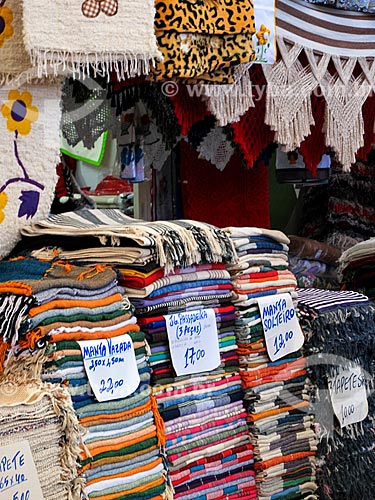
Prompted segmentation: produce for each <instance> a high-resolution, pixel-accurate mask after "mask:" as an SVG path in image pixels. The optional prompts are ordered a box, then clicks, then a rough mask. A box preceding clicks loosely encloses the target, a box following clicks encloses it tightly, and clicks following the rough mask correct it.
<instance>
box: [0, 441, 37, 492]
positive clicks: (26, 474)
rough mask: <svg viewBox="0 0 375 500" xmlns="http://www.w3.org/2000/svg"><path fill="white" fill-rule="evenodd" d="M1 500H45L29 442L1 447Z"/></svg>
mask: <svg viewBox="0 0 375 500" xmlns="http://www.w3.org/2000/svg"><path fill="white" fill-rule="evenodd" d="M0 498H1V500H43V498H44V497H43V493H42V489H41V487H40V482H39V477H38V472H37V470H36V467H35V463H34V459H33V456H32V454H31V449H30V445H29V442H28V441H20V442H19V443H14V444H11V445H8V446H1V447H0Z"/></svg>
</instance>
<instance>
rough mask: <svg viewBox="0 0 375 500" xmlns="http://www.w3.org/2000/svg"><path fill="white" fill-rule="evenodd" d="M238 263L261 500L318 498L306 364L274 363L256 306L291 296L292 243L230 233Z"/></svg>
mask: <svg viewBox="0 0 375 500" xmlns="http://www.w3.org/2000/svg"><path fill="white" fill-rule="evenodd" d="M225 231H226V232H227V233H228V234H229V235H230V237H231V239H232V241H233V243H234V245H235V248H236V251H237V254H238V256H239V260H238V262H237V263H236V264H235V265H230V266H228V269H229V271H230V273H231V276H232V283H233V286H234V293H235V297H234V305H235V308H236V323H235V332H236V336H237V344H238V346H239V350H238V353H239V359H240V375H241V379H242V385H243V388H244V390H245V400H244V401H245V406H246V410H247V421H248V424H249V429H250V433H251V436H252V442H253V445H254V459H255V471H256V484H257V489H258V498H259V499H260V500H274V499H275V500H276V499H285V500H286V499H288V500H291V499H315V498H316V496H315V494H314V492H315V490H316V484H315V466H314V465H315V464H314V455H315V451H316V439H315V434H314V431H313V429H312V423H313V421H312V417H311V416H310V415H309V401H308V393H307V380H306V367H305V364H306V361H305V359H304V357H303V356H302V354H301V352H295V353H291V354H289V355H287V357H284V358H282V359H279V360H277V361H274V362H271V359H270V357H269V356H268V353H267V349H266V344H265V337H264V330H263V326H262V320H261V315H260V310H259V305H258V302H257V299H258V298H260V297H266V296H268V295H278V294H282V293H290V294H291V296H292V297H293V298H294V299H296V296H297V294H296V291H295V290H296V286H297V283H296V279H295V277H294V275H293V274H292V273H291V272H290V271H289V269H288V245H289V239H288V238H287V237H286V235H284V234H283V233H281V232H280V231H272V230H267V229H259V228H246V227H245V228H234V227H230V228H226V229H225Z"/></svg>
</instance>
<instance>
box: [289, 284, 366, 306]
mask: <svg viewBox="0 0 375 500" xmlns="http://www.w3.org/2000/svg"><path fill="white" fill-rule="evenodd" d="M297 293H298V305H301V306H304V307H308V308H311V309H314V310H316V311H319V312H324V311H329V310H331V309H336V308H338V307H351V306H360V305H362V304H368V303H369V299H368V297H366V295H362V294H361V293H357V292H352V291H350V290H345V291H342V292H337V291H331V290H320V289H317V288H297Z"/></svg>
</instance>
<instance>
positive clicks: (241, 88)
mask: <svg viewBox="0 0 375 500" xmlns="http://www.w3.org/2000/svg"><path fill="white" fill-rule="evenodd" d="M250 66H251V63H249V64H246V65H241V67H240V68H239V69H238V75H237V80H236V82H235V83H233V84H232V85H215V86H214V89H215V90H214V91H213V90H212V89H210V88H208V89H205V94H206V100H207V108H208V110H209V111H210V112H211V113H212V114H213V115H214V116H215V118H216V119H217V122H218V125H219V126H221V127H225V126H226V125H228V124H229V123H235V122H238V121H239V120H240V118H241V116H242V115H244V114H245V113H246V112H247V111H248V110H249V109H250V108H253V107H254V100H253V89H252V83H251V79H250V75H249V69H250ZM208 87H209V86H208Z"/></svg>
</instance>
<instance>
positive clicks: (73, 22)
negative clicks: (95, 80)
mask: <svg viewBox="0 0 375 500" xmlns="http://www.w3.org/2000/svg"><path fill="white" fill-rule="evenodd" d="M23 10H24V11H23V17H24V36H25V44H26V47H27V50H28V52H29V53H30V56H31V59H32V62H33V64H34V65H36V66H37V68H38V74H39V76H42V75H45V74H46V73H47V72H48V71H49V70H50V69H52V70H53V72H54V73H55V74H59V73H61V72H62V71H69V72H72V73H73V74H74V75H76V76H77V75H79V74H88V73H89V69H90V67H91V68H94V70H95V71H101V72H103V73H109V72H110V71H112V70H113V71H114V72H115V73H116V74H117V76H118V78H119V79H121V80H122V79H125V78H127V77H131V76H134V75H140V74H146V73H148V72H149V69H150V62H152V61H153V60H155V59H156V58H159V57H160V53H159V52H158V50H157V46H156V38H155V35H154V14H155V7H154V2H153V0H142V1H140V0H128V1H127V2H126V3H124V2H121V1H118V0H104V1H97V0H69V1H66V0H57V1H55V2H53V3H52V4H49V5H48V7H47V6H46V4H45V2H44V0H33V1H25V2H23ZM38 26H40V27H43V29H37V27H38ZM124 33H126V36H124Z"/></svg>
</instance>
